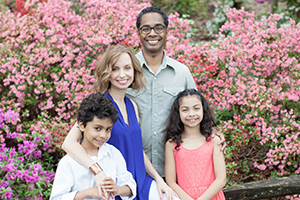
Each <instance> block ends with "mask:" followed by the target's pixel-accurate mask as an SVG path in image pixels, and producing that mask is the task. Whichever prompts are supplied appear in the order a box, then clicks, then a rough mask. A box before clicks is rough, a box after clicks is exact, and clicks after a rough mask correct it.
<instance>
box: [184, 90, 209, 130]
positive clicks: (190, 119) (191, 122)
mask: <svg viewBox="0 0 300 200" xmlns="http://www.w3.org/2000/svg"><path fill="white" fill-rule="evenodd" d="M179 115H180V120H181V121H182V123H183V124H184V126H185V127H190V128H194V127H198V128H199V126H200V122H201V121H202V119H203V107H202V102H201V100H200V97H198V96H197V95H190V96H185V97H182V98H181V101H180V104H179Z"/></svg>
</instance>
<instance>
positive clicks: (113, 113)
mask: <svg viewBox="0 0 300 200" xmlns="http://www.w3.org/2000/svg"><path fill="white" fill-rule="evenodd" d="M95 116H96V117H97V118H99V119H104V118H109V119H111V121H112V123H115V122H116V121H117V120H118V111H117V110H116V108H115V106H114V103H113V102H112V101H111V100H110V98H108V97H107V96H104V95H102V94H101V93H100V92H97V93H92V94H90V95H89V96H88V97H86V98H84V99H83V101H82V103H81V104H80V107H79V110H78V115H77V121H78V123H79V122H81V123H82V124H83V125H84V126H86V124H87V123H88V122H90V121H93V119H94V117H95Z"/></svg>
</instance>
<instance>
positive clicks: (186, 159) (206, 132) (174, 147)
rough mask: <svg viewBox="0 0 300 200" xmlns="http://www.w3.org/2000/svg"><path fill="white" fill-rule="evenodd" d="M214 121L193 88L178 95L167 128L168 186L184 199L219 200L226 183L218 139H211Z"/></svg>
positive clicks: (197, 92) (166, 169) (201, 98)
mask: <svg viewBox="0 0 300 200" xmlns="http://www.w3.org/2000/svg"><path fill="white" fill-rule="evenodd" d="M214 125H215V122H214V120H213V118H212V114H211V111H210V108H209V105H208V103H207V101H206V100H205V98H204V97H203V96H202V95H201V93H200V92H199V91H197V90H195V89H186V90H184V91H182V92H180V93H179V94H178V95H177V97H176V99H175V101H174V103H173V105H172V107H171V113H170V116H169V122H168V126H167V129H166V132H167V135H166V141H167V142H166V147H165V148H166V149H165V150H166V151H165V160H166V163H165V174H166V181H167V184H168V185H169V186H170V187H171V188H172V189H173V190H174V191H175V192H176V193H177V195H178V196H179V197H180V199H184V200H192V199H197V200H208V199H213V200H222V199H225V197H224V194H223V192H222V188H223V187H224V185H225V183H226V169H225V161H224V155H223V153H222V152H221V151H220V150H219V147H218V144H217V143H218V142H219V140H220V139H219V137H214V138H211V137H210V135H211V131H212V127H213V126H214Z"/></svg>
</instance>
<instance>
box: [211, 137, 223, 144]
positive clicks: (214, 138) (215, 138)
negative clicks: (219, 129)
mask: <svg viewBox="0 0 300 200" xmlns="http://www.w3.org/2000/svg"><path fill="white" fill-rule="evenodd" d="M211 138H212V143H213V146H216V145H218V143H219V142H220V141H221V139H220V138H219V137H218V136H216V135H215V136H214V137H211Z"/></svg>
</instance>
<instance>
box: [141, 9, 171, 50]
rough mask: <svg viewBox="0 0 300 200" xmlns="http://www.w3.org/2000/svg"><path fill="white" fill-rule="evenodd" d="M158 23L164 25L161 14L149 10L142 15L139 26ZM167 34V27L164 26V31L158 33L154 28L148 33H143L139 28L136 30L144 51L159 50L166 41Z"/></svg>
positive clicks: (151, 25)
mask: <svg viewBox="0 0 300 200" xmlns="http://www.w3.org/2000/svg"><path fill="white" fill-rule="evenodd" d="M159 24H161V25H163V26H165V24H164V21H163V18H162V16H161V14H159V13H156V12H151V13H147V14H145V15H143V16H142V18H141V26H140V28H141V27H143V26H150V27H154V26H155V25H159ZM167 35H168V30H167V28H165V29H164V31H163V32H162V33H159V34H158V33H156V32H155V31H154V29H152V30H151V31H150V33H149V34H143V33H142V32H141V30H139V31H138V36H139V39H140V41H141V43H142V46H143V50H144V52H145V53H159V52H161V51H162V50H163V48H164V46H165V44H166V42H167Z"/></svg>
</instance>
